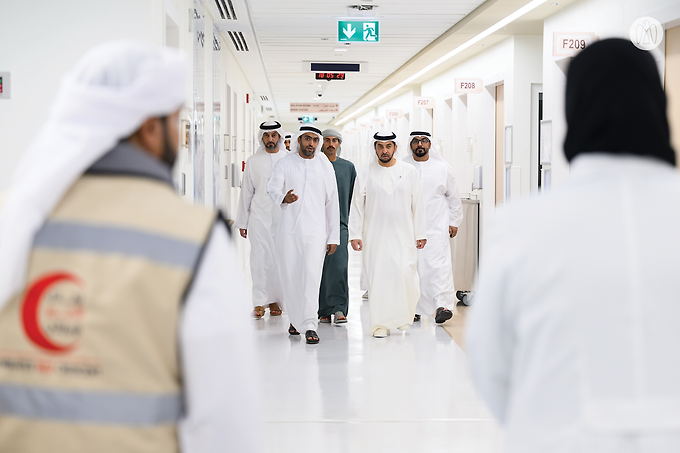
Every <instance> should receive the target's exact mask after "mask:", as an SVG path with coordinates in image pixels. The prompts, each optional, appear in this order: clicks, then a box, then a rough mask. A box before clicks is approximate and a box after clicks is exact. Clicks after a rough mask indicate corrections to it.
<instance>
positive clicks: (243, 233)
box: [238, 228, 248, 239]
mask: <svg viewBox="0 0 680 453" xmlns="http://www.w3.org/2000/svg"><path fill="white" fill-rule="evenodd" d="M238 232H239V233H241V237H242V238H243V239H247V238H248V230H247V229H245V228H239V229H238Z"/></svg>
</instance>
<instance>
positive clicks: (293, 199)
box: [283, 189, 298, 203]
mask: <svg viewBox="0 0 680 453" xmlns="http://www.w3.org/2000/svg"><path fill="white" fill-rule="evenodd" d="M297 200H298V196H297V195H295V194H294V193H293V189H290V190H289V191H288V193H287V194H286V196H285V197H283V203H295V202H296V201H297Z"/></svg>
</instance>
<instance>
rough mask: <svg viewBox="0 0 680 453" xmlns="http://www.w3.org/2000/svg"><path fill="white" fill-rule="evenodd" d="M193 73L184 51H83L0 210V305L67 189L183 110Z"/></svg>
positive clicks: (19, 280) (126, 47)
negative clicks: (137, 135) (152, 125)
mask: <svg viewBox="0 0 680 453" xmlns="http://www.w3.org/2000/svg"><path fill="white" fill-rule="evenodd" d="M188 70H189V65H188V62H187V60H186V58H185V57H184V56H183V55H182V54H180V53H179V51H176V50H172V49H168V48H165V49H160V48H154V47H152V46H150V45H148V44H144V43H141V42H134V41H116V42H111V43H107V44H104V45H101V46H98V47H96V48H94V49H93V50H91V51H89V52H88V53H86V54H85V55H84V56H83V57H82V58H81V59H80V60H79V61H78V63H77V64H76V66H75V67H74V68H73V69H72V70H71V71H70V72H68V73H67V74H66V75H65V76H64V77H63V79H62V80H61V84H60V87H59V91H58V93H57V98H56V100H55V102H54V104H53V105H52V108H51V110H50V115H49V118H48V120H47V123H45V125H44V126H43V127H42V129H41V130H40V131H39V133H38V135H37V137H36V138H35V140H34V141H33V143H32V144H31V145H30V146H29V148H28V150H27V151H26V152H25V154H24V156H23V158H22V159H21V161H20V163H19V165H18V168H17V170H16V171H15V173H14V177H13V181H12V185H11V186H10V191H9V194H8V196H7V198H6V202H5V204H4V206H3V207H2V210H1V211H0V309H1V308H2V307H3V306H4V305H5V304H6V303H7V302H8V301H9V299H10V298H11V297H13V296H14V295H15V294H16V292H17V291H19V290H20V289H21V288H22V287H23V285H24V283H25V282H24V280H25V278H26V268H27V265H28V257H29V253H30V251H31V248H32V245H33V238H34V236H35V234H36V233H37V232H38V230H39V229H40V228H41V227H42V225H43V223H44V222H45V220H46V219H47V217H48V216H49V215H50V214H51V213H52V211H53V210H54V208H55V207H56V206H57V204H58V203H59V202H60V201H61V199H62V197H63V196H64V194H65V193H66V191H67V190H68V189H69V188H70V187H71V185H72V184H73V183H74V182H75V181H76V180H77V179H78V178H79V177H80V176H81V175H82V174H83V173H84V172H85V171H86V170H87V169H88V168H89V167H90V166H91V165H92V164H93V163H95V162H96V161H97V160H99V159H100V158H101V157H102V156H103V155H104V154H105V153H107V152H108V151H110V150H111V149H113V148H114V147H115V146H116V144H117V143H118V142H119V141H120V140H121V139H124V138H126V137H129V136H130V135H132V133H134V132H135V131H136V130H137V129H138V128H139V127H140V126H141V124H142V123H143V122H144V121H145V120H146V119H148V118H153V117H160V116H166V115H168V114H170V113H172V112H174V111H176V110H177V109H179V108H180V107H181V106H182V104H183V103H184V101H185V93H186V88H187V81H188V77H187V76H188V72H189V71H188Z"/></svg>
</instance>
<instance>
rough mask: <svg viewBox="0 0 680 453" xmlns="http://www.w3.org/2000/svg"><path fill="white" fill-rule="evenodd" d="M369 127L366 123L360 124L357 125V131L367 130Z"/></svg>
mask: <svg viewBox="0 0 680 453" xmlns="http://www.w3.org/2000/svg"><path fill="white" fill-rule="evenodd" d="M370 127H371V126H370V125H369V124H368V123H360V124H359V129H368V128H370Z"/></svg>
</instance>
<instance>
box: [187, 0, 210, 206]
mask: <svg viewBox="0 0 680 453" xmlns="http://www.w3.org/2000/svg"><path fill="white" fill-rule="evenodd" d="M203 17H204V11H203V6H202V5H201V3H200V2H199V1H198V0H194V18H193V22H194V23H193V32H194V99H193V104H194V109H193V116H194V117H193V119H192V122H193V134H192V137H191V138H192V140H191V152H192V154H193V157H194V159H193V160H194V202H195V203H196V204H199V205H203V204H204V203H205V118H204V116H205V99H204V96H205V95H204V93H205V89H204V86H205V74H204V69H203V67H204V58H205V56H204V54H203V52H204V48H205V31H204V26H203ZM208 44H210V41H208Z"/></svg>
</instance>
